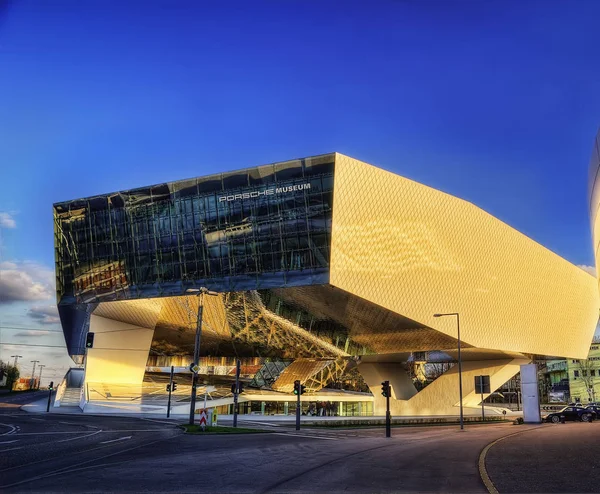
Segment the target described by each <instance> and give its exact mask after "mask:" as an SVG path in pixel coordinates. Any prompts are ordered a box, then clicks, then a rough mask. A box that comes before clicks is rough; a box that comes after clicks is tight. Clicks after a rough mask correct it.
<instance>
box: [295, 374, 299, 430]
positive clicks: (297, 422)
mask: <svg viewBox="0 0 600 494" xmlns="http://www.w3.org/2000/svg"><path fill="white" fill-rule="evenodd" d="M294 386H297V390H298V393H297V395H296V397H297V400H296V430H297V431H299V430H300V381H296V382H295V383H294Z"/></svg>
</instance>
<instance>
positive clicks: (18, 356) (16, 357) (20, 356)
mask: <svg viewBox="0 0 600 494" xmlns="http://www.w3.org/2000/svg"><path fill="white" fill-rule="evenodd" d="M13 357H14V358H15V363H14V364H13V367H17V360H19V359H20V358H23V355H11V356H10V358H13Z"/></svg>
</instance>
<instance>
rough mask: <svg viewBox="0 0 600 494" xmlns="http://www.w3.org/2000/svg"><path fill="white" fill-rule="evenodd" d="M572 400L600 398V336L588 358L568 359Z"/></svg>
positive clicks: (586, 400) (587, 400)
mask: <svg viewBox="0 0 600 494" xmlns="http://www.w3.org/2000/svg"><path fill="white" fill-rule="evenodd" d="M566 364H567V367H568V375H569V392H570V395H571V400H572V401H576V402H581V403H589V402H597V401H598V400H600V338H595V339H594V341H593V342H592V344H591V346H590V351H589V354H588V356H587V359H568V360H567V361H566Z"/></svg>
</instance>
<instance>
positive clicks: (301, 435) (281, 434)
mask: <svg viewBox="0 0 600 494" xmlns="http://www.w3.org/2000/svg"><path fill="white" fill-rule="evenodd" d="M271 434H273V435H275V436H291V437H310V438H311V439H325V440H327V441H339V439H337V438H335V437H322V436H307V435H305V434H294V433H293V432H271Z"/></svg>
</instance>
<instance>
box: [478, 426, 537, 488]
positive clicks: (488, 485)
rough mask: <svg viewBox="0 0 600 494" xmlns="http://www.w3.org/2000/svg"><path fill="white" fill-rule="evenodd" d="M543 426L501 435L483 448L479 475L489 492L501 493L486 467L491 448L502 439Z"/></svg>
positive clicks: (480, 455)
mask: <svg viewBox="0 0 600 494" xmlns="http://www.w3.org/2000/svg"><path fill="white" fill-rule="evenodd" d="M541 427H543V425H540V426H538V427H532V428H531V429H527V430H524V431H517V432H513V433H512V434H508V435H507V436H503V437H499V438H498V439H496V440H495V441H492V442H491V443H490V444H488V445H487V446H486V447H485V448H483V450H482V451H481V453H480V454H479V462H478V466H479V476H480V477H481V481H482V482H483V485H485V488H486V489H487V491H488V492H489V494H500V493H499V492H498V489H496V486H495V485H494V483H493V482H492V479H490V476H489V474H488V472H487V469H486V468H485V458H486V456H487V454H488V451H489V450H490V449H492V447H493V446H495V445H496V444H497V443H499V442H500V441H504V440H505V439H508V438H509V437H513V436H516V435H517V434H525V433H526V432H529V431H535V430H537V429H540V428H541Z"/></svg>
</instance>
